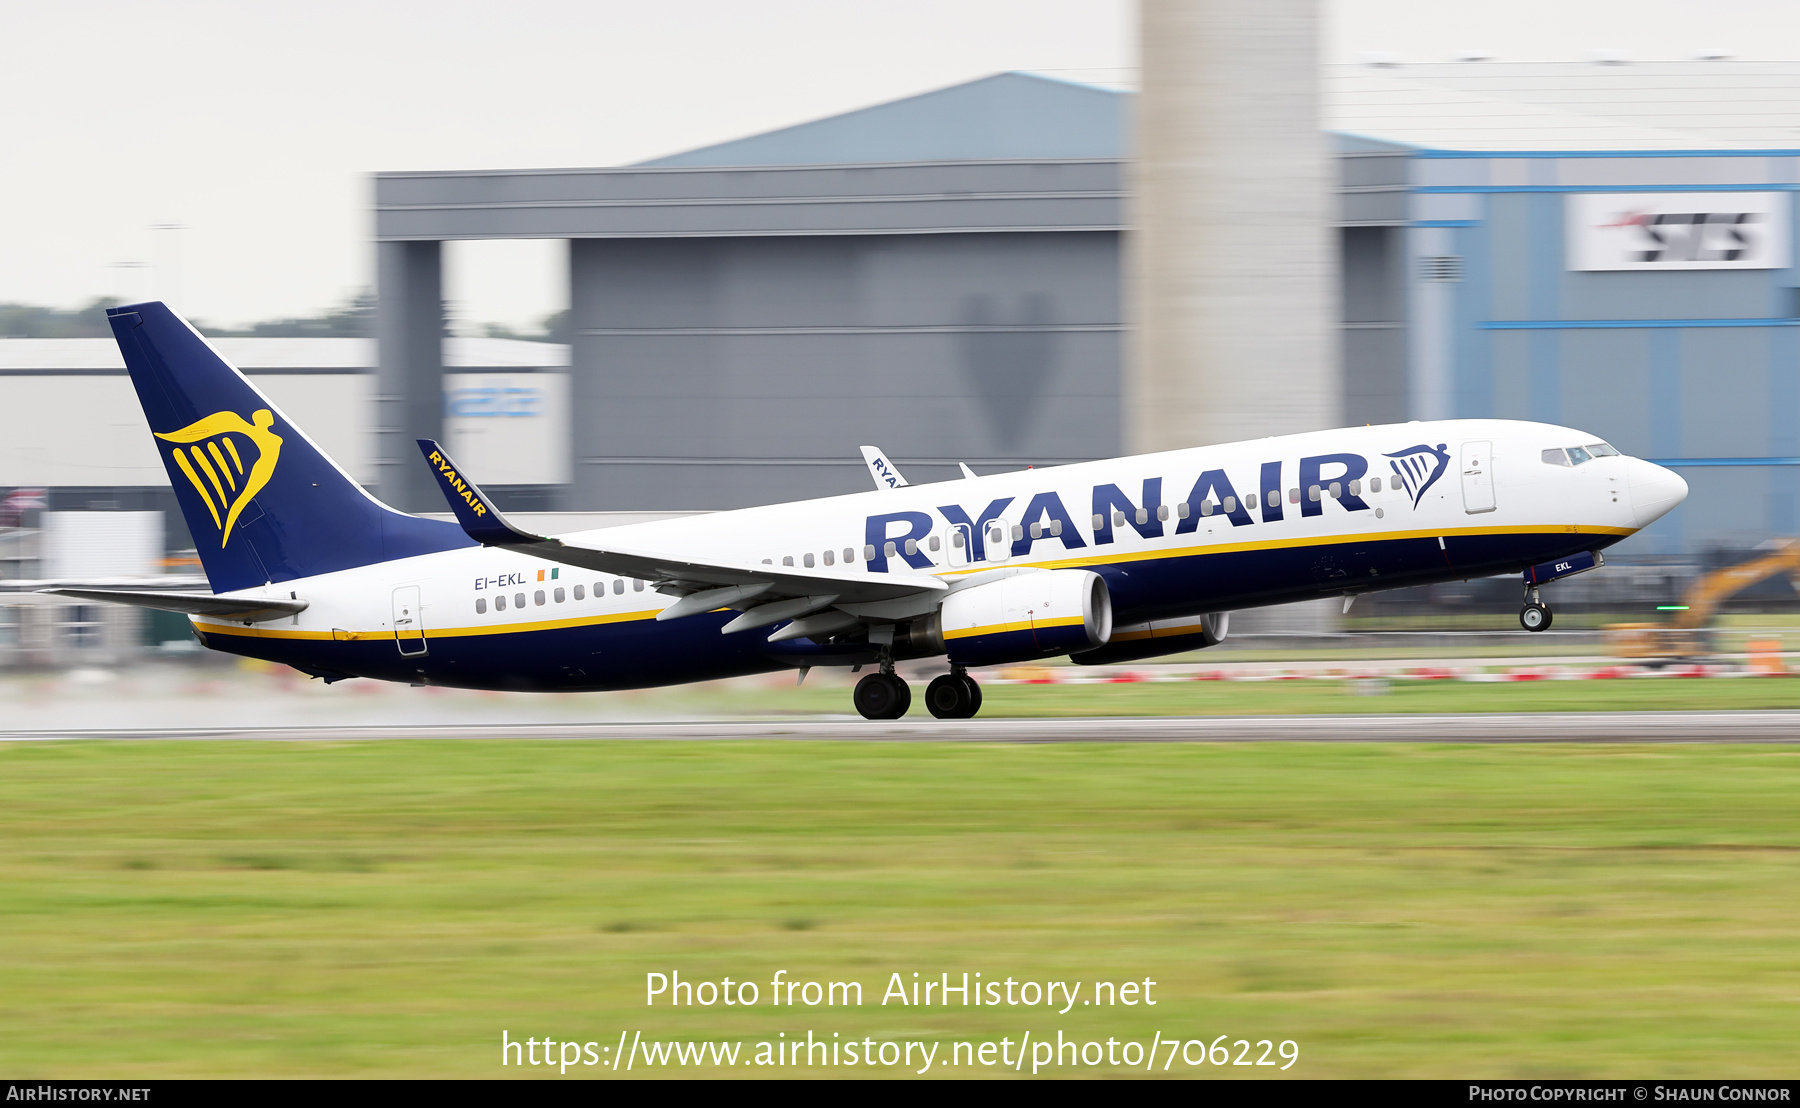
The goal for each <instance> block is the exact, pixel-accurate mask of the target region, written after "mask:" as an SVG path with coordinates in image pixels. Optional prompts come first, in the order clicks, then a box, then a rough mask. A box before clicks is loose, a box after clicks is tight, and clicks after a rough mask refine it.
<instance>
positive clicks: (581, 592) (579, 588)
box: [575, 585, 587, 600]
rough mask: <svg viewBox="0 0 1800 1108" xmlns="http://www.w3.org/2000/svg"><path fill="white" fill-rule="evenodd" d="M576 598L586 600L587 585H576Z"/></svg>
mask: <svg viewBox="0 0 1800 1108" xmlns="http://www.w3.org/2000/svg"><path fill="white" fill-rule="evenodd" d="M575 599H577V600H586V599H587V586H586V585H576V586H575Z"/></svg>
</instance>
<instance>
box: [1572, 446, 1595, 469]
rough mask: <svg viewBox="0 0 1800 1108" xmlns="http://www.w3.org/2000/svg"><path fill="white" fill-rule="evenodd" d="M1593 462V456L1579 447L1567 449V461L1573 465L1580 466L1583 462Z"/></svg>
mask: <svg viewBox="0 0 1800 1108" xmlns="http://www.w3.org/2000/svg"><path fill="white" fill-rule="evenodd" d="M1593 460H1594V456H1593V455H1592V454H1589V453H1588V452H1587V451H1585V450H1583V449H1582V448H1581V447H1579V446H1571V447H1569V461H1570V462H1572V463H1573V464H1575V465H1580V464H1581V463H1583V462H1591V461H1593Z"/></svg>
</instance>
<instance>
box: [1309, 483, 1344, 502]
mask: <svg viewBox="0 0 1800 1108" xmlns="http://www.w3.org/2000/svg"><path fill="white" fill-rule="evenodd" d="M1343 496H1344V486H1343V485H1342V484H1341V483H1339V482H1337V481H1333V482H1332V483H1331V498H1332V499H1333V500H1341V499H1343ZM1315 499H1316V498H1315Z"/></svg>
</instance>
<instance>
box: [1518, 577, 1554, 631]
mask: <svg viewBox="0 0 1800 1108" xmlns="http://www.w3.org/2000/svg"><path fill="white" fill-rule="evenodd" d="M1550 618H1551V613H1550V606H1549V605H1548V604H1545V603H1544V601H1543V599H1542V598H1540V597H1539V596H1538V591H1537V586H1536V585H1526V586H1525V606H1524V607H1523V608H1520V609H1519V626H1520V627H1523V628H1525V630H1527V631H1548V630H1550Z"/></svg>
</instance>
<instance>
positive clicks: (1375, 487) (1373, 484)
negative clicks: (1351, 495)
mask: <svg viewBox="0 0 1800 1108" xmlns="http://www.w3.org/2000/svg"><path fill="white" fill-rule="evenodd" d="M1369 491H1370V492H1380V491H1381V478H1379V477H1371V478H1369Z"/></svg>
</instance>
